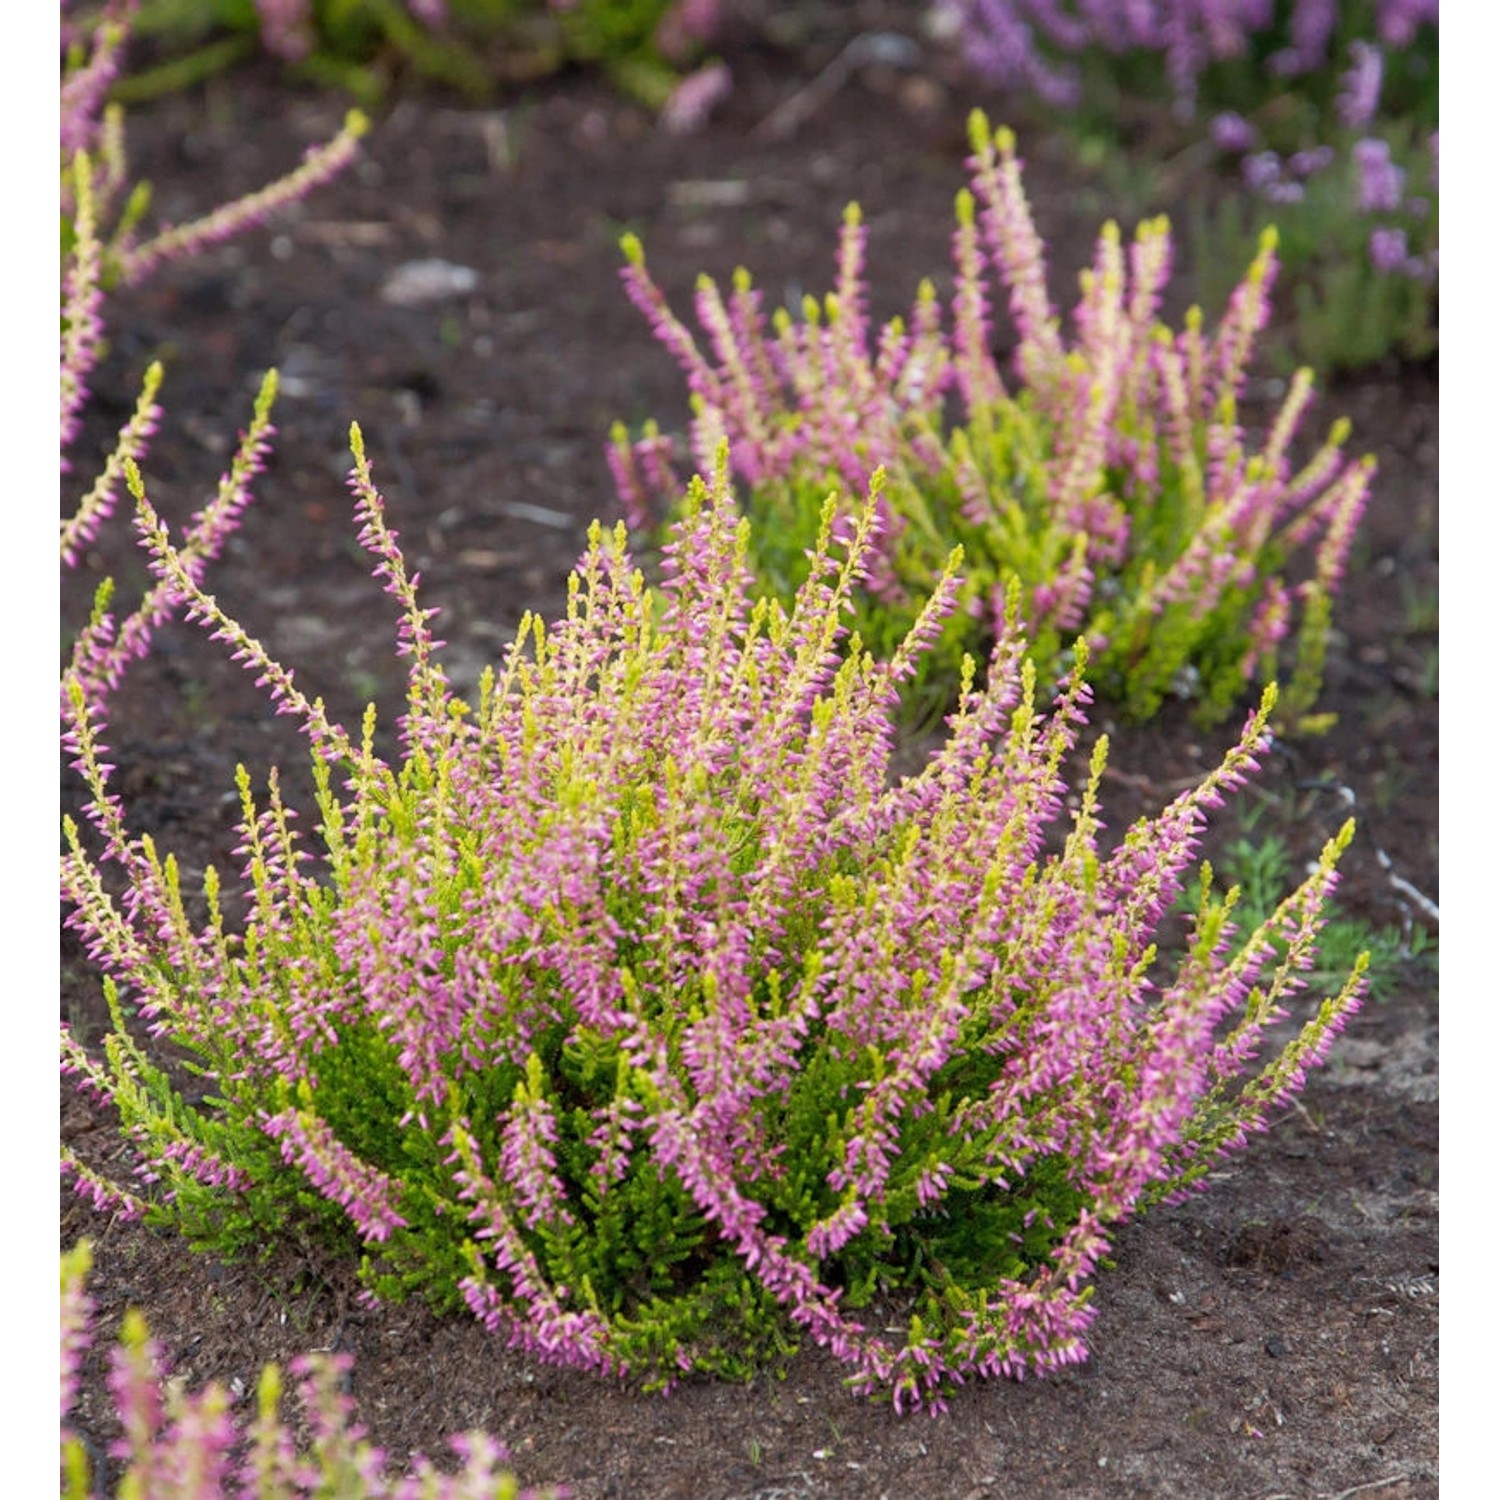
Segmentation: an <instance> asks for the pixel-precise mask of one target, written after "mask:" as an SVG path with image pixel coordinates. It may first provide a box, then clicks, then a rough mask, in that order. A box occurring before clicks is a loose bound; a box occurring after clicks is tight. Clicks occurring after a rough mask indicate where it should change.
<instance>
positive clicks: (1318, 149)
mask: <svg viewBox="0 0 1500 1500" xmlns="http://www.w3.org/2000/svg"><path fill="white" fill-rule="evenodd" d="M1333 160H1334V150H1333V147H1332V146H1314V147H1313V148H1312V149H1311V150H1310V151H1297V152H1294V153H1293V154H1292V155H1291V156H1289V157H1288V158H1287V163H1286V165H1287V170H1288V171H1289V172H1290V173H1291V174H1292V176H1293V177H1315V176H1316V175H1317V174H1318V173H1319V172H1324V171H1327V169H1328V168H1329V167H1331V166H1332V165H1333Z"/></svg>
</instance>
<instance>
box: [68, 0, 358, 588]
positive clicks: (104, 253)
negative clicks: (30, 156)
mask: <svg viewBox="0 0 1500 1500" xmlns="http://www.w3.org/2000/svg"><path fill="white" fill-rule="evenodd" d="M65 3H66V0H65ZM137 8H138V0H110V3H108V4H106V5H105V6H104V7H103V9H102V11H101V12H100V13H99V14H98V15H96V16H94V17H93V18H92V19H91V20H90V21H89V23H88V24H87V25H84V24H82V23H75V24H74V25H71V26H69V25H67V24H65V25H64V27H63V32H62V41H63V45H64V48H65V56H64V60H63V61H64V66H63V75H62V86H61V103H60V110H59V114H60V135H61V157H62V162H61V172H62V189H61V211H62V334H61V354H60V360H59V364H60V372H61V375H60V385H61V410H60V419H59V440H60V448H61V469H62V473H63V474H64V475H65V476H66V475H69V474H71V473H72V471H73V459H72V450H73V447H74V445H75V444H76V443H77V441H78V438H79V434H80V431H81V428H82V422H83V413H84V409H85V407H86V406H87V404H88V397H89V381H90V378H91V376H92V375H93V372H94V369H95V367H96V366H97V364H98V362H99V359H100V357H101V355H102V354H103V352H104V348H105V323H104V304H105V296H106V293H107V292H108V291H109V289H110V288H112V287H114V286H118V285H126V286H129V285H134V284H137V283H139V282H141V281H144V280H145V279H146V278H147V277H149V276H150V275H151V274H152V273H153V272H154V271H156V270H157V269H158V268H159V267H161V266H162V265H164V264H166V263H167V262H169V261H174V260H183V259H187V258H189V257H191V256H193V255H196V254H199V253H201V252H202V251H204V250H206V249H207V248H209V247H210V246H212V245H216V244H220V243H222V242H224V241H225V240H228V239H232V238H233V237H234V236H235V235H237V234H241V233H243V232H244V231H245V230H246V229H248V228H250V227H251V226H253V225H256V224H259V223H262V222H263V221H264V220H265V219H266V218H268V217H269V216H270V215H272V214H274V213H275V212H277V211H278V210H280V209H283V208H285V207H287V206H288V205H290V204H292V203H296V202H298V201H299V200H300V199H302V198H304V197H306V196H307V194H309V193H311V192H313V191H314V190H315V189H316V188H318V187H320V186H322V185H323V184H324V183H326V182H328V181H329V180H330V179H332V178H333V177H335V176H336V175H337V174H338V173H339V172H341V171H343V170H344V168H345V167H347V166H348V165H349V163H350V162H351V161H353V159H354V155H355V152H356V150H357V143H358V141H359V138H360V136H362V135H363V134H364V132H365V130H366V129H367V128H368V127H367V122H366V121H365V119H364V117H363V116H362V115H360V114H359V113H358V112H357V111H356V112H351V114H350V115H349V117H348V119H347V121H346V122H345V125H344V128H343V129H342V130H341V131H340V132H339V134H338V135H337V136H336V137H335V138H334V139H333V140H332V141H330V142H329V143H328V144H327V145H325V146H320V147H316V148H314V149H313V150H311V151H309V152H308V154H307V157H306V159H305V160H304V161H303V162H302V164H301V165H300V166H299V167H297V168H296V169H295V170H294V171H292V172H289V173H288V174H287V175H286V176H285V177H282V178H280V179H279V180H278V181H276V182H273V183H271V184H270V185H268V186H267V187H265V188H262V189H261V190H260V191H259V192H256V193H251V194H248V195H247V196H245V197H243V198H238V199H236V200H234V201H233V202H231V203H227V204H224V205H223V206H221V207H220V208H217V209H215V210H214V211H213V212H211V213H209V214H207V215H205V216H204V217H202V218H200V219H195V220H193V221H192V222H190V223H187V224H180V225H169V226H165V227H163V228H160V229H158V230H156V231H155V232H154V233H151V234H146V235H143V233H142V229H141V225H142V222H143V220H144V217H145V215H146V212H147V209H148V207H149V204H150V196H151V195H150V188H149V186H148V184H146V183H144V182H141V183H136V184H135V185H134V186H131V185H130V174H129V170H128V168H127V165H126V159H125V134H124V115H123V111H122V110H121V107H120V106H119V105H118V104H110V103H107V102H106V100H107V97H108V94H109V91H110V89H111V87H112V86H113V85H114V84H115V83H116V82H117V81H118V79H119V77H120V75H121V71H122V68H123V63H124V57H125V52H126V48H127V46H128V43H129V41H130V37H131V31H132V27H133V25H134V23H135V19H136V12H137ZM161 381H162V368H161V366H160V365H159V364H152V365H151V367H150V368H149V369H148V370H147V372H146V375H145V378H144V380H143V381H142V386H141V394H140V397H139V399H138V400H137V403H136V407H135V410H134V412H133V413H132V415H131V416H130V418H129V420H128V421H127V422H126V423H125V425H124V426H123V427H122V428H121V429H120V432H119V435H118V437H117V438H116V441H115V444H114V446H113V448H112V449H111V451H110V452H109V454H108V455H107V456H106V458H105V460H104V465H103V468H102V469H101V470H100V472H99V474H98V476H97V477H96V478H95V480H94V481H93V483H92V484H91V485H90V487H89V489H88V490H87V491H86V492H85V493H84V494H83V495H82V496H81V497H78V499H77V501H76V504H75V506H74V510H73V513H72V515H71V516H68V517H66V518H64V519H63V520H62V522H61V557H62V562H63V565H64V566H65V567H72V566H73V565H74V564H75V563H76V562H77V560H78V557H79V555H80V554H81V552H82V550H83V549H84V548H85V547H86V546H87V545H88V543H89V542H90V541H91V540H92V539H93V537H94V536H95V535H97V533H98V530H99V527H100V526H101V525H102V524H103V523H104V522H105V520H106V519H107V518H108V517H109V515H110V514H111V513H112V511H113V509H114V506H115V502H116V499H117V497H118V494H119V488H120V482H121V477H122V475H123V473H124V467H125V463H126V461H127V460H132V461H135V462H139V461H140V460H141V459H142V457H143V456H144V454H145V451H146V448H147V445H148V443H149V441H150V438H151V436H152V434H153V433H154V432H155V430H156V424H157V422H158V421H159V420H160V417H161V409H160V408H159V407H158V406H157V404H156V396H157V393H158V391H159V390H160V387H161Z"/></svg>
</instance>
